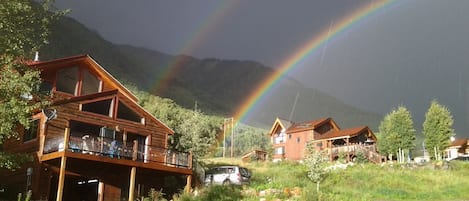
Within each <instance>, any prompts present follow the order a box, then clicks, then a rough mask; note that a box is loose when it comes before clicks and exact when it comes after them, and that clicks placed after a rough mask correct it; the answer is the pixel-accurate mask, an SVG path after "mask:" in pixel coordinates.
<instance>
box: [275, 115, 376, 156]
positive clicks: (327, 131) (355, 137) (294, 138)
mask: <svg viewBox="0 0 469 201" xmlns="http://www.w3.org/2000/svg"><path fill="white" fill-rule="evenodd" d="M269 135H270V138H271V142H272V146H273V150H274V151H273V153H272V160H273V161H279V160H283V159H287V160H296V161H301V160H303V159H304V158H305V156H306V154H307V148H308V147H307V146H308V145H310V146H312V147H311V148H314V149H315V150H317V151H323V152H326V153H327V154H328V156H329V157H330V159H331V160H335V159H337V158H338V157H339V155H340V154H342V153H344V154H345V155H346V157H347V159H348V160H352V159H353V158H354V157H355V155H356V153H357V152H362V153H363V154H365V156H366V157H367V158H368V159H369V160H371V161H374V162H381V159H382V157H381V156H380V155H379V154H377V153H376V146H375V144H376V143H375V142H376V136H375V135H374V134H373V132H372V131H371V129H369V128H368V127H367V126H362V127H356V128H349V129H340V127H339V126H338V125H337V123H336V122H335V121H334V120H333V119H332V118H322V119H317V120H312V121H307V122H301V123H295V122H291V121H288V120H284V119H280V118H277V119H276V120H275V122H274V124H273V125H272V128H271V130H270V132H269Z"/></svg>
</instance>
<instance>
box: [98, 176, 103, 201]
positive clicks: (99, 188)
mask: <svg viewBox="0 0 469 201" xmlns="http://www.w3.org/2000/svg"><path fill="white" fill-rule="evenodd" d="M98 201H104V183H103V182H102V181H100V182H99V184H98Z"/></svg>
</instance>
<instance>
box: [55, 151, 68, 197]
mask: <svg viewBox="0 0 469 201" xmlns="http://www.w3.org/2000/svg"><path fill="white" fill-rule="evenodd" d="M66 164H67V157H65V156H62V158H61V161H60V172H59V182H58V185H57V201H62V196H63V192H64V182H65V166H66Z"/></svg>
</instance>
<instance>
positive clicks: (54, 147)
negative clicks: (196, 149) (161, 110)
mask: <svg viewBox="0 0 469 201" xmlns="http://www.w3.org/2000/svg"><path fill="white" fill-rule="evenodd" d="M64 141H65V140H64V137H58V136H55V137H46V138H45V141H44V149H43V150H44V151H43V153H44V154H47V153H52V152H57V151H63V150H64V143H66V142H64ZM67 151H71V152H75V153H82V154H89V155H96V156H106V157H109V158H116V159H123V160H133V161H141V162H144V163H159V164H163V165H167V166H173V167H178V168H187V169H190V168H191V162H192V159H191V158H192V156H191V154H190V153H187V152H178V151H173V150H170V149H166V148H163V147H156V146H150V145H144V144H138V143H137V141H136V140H135V141H127V142H119V141H116V140H113V139H112V138H104V137H98V136H89V135H87V136H83V137H76V136H70V137H69V140H68V148H67Z"/></svg>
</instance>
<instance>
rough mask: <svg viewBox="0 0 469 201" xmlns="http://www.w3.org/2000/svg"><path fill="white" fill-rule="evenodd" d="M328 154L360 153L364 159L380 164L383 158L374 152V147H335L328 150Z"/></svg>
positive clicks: (359, 145)
mask: <svg viewBox="0 0 469 201" xmlns="http://www.w3.org/2000/svg"><path fill="white" fill-rule="evenodd" d="M328 152H329V154H331V155H338V154H339V153H349V154H352V153H353V154H356V153H357V152H361V153H363V154H364V155H365V157H366V158H368V160H370V161H372V162H374V163H381V161H382V158H383V157H382V156H381V155H380V154H378V153H377V152H376V145H365V144H351V145H348V146H347V145H344V146H336V147H332V148H330V149H329V150H328Z"/></svg>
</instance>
